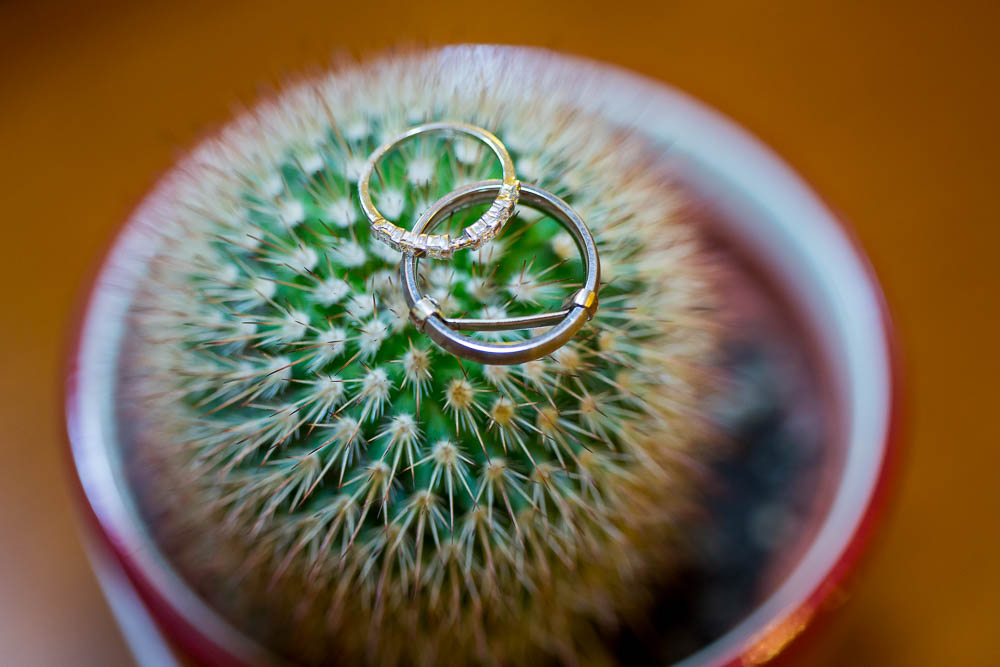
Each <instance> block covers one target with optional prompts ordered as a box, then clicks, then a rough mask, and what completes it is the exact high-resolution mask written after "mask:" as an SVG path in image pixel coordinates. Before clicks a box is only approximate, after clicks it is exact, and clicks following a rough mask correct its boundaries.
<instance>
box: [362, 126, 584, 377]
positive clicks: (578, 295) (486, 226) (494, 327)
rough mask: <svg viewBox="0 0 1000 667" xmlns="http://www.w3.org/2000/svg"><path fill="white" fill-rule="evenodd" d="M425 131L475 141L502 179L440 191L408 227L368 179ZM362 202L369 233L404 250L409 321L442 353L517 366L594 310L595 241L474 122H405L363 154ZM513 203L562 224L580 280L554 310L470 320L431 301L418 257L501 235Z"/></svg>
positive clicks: (564, 338) (563, 338)
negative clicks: (508, 337)
mask: <svg viewBox="0 0 1000 667" xmlns="http://www.w3.org/2000/svg"><path fill="white" fill-rule="evenodd" d="M428 133H444V134H447V135H452V136H460V137H461V136H463V135H464V136H465V137H472V138H473V139H476V140H479V141H482V142H483V143H484V144H486V146H488V147H489V148H490V150H491V151H492V152H493V153H494V154H495V155H496V157H497V158H499V160H500V164H501V167H502V170H503V171H502V174H503V178H502V179H500V180H486V181H479V182H478V183H472V184H469V185H465V186H462V187H459V188H456V189H455V190H453V191H452V192H450V193H448V194H446V195H444V196H443V197H441V198H440V199H438V200H437V201H436V202H434V203H433V204H431V206H430V207H429V208H428V209H427V210H426V211H425V212H424V213H423V214H422V215H421V216H420V218H419V219H418V220H417V223H416V225H415V226H414V227H413V229H404V228H402V227H400V226H398V225H396V224H394V223H393V222H390V221H389V220H387V219H386V218H385V217H384V216H383V215H382V214H381V213H380V212H379V210H378V209H377V208H376V207H375V204H374V202H373V201H372V196H371V188H370V186H371V179H372V176H373V174H375V173H376V170H377V169H378V166H379V164H380V163H381V161H382V160H383V158H385V156H386V154H388V153H389V152H390V151H392V150H393V149H394V148H396V147H397V146H398V145H399V144H401V143H403V142H405V141H408V140H411V139H413V138H414V137H418V136H420V135H424V134H428ZM358 194H359V196H360V198H361V208H362V209H363V210H364V212H365V215H366V216H367V217H368V220H369V221H370V223H371V230H372V233H373V234H374V236H375V238H376V239H378V240H379V241H381V242H383V243H387V244H388V245H390V246H391V247H393V248H395V249H396V250H398V251H399V252H401V253H402V254H403V259H402V262H401V263H400V279H401V283H402V288H403V294H404V296H405V298H406V303H407V306H408V307H409V309H410V312H409V315H410V319H411V320H412V321H413V323H414V324H415V325H416V327H417V328H418V329H419V330H420V331H422V332H423V333H425V334H427V335H428V336H430V338H431V339H432V340H433V341H434V342H435V343H437V344H438V345H440V346H441V347H442V348H444V349H445V350H447V351H448V352H450V353H452V354H454V355H456V356H458V357H462V358H464V359H469V360H471V361H476V362H479V363H484V364H498V365H502V364H520V363H524V362H527V361H532V360H534V359H538V358H540V357H543V356H545V355H547V354H551V353H552V352H554V351H556V350H557V349H559V348H560V347H562V346H563V345H565V344H566V343H568V342H569V341H570V340H571V339H572V338H573V336H575V335H576V333H577V332H578V331H579V330H580V329H581V328H582V327H583V325H584V324H585V323H586V322H587V321H588V320H590V319H591V318H592V317H593V316H594V313H595V312H596V310H597V291H598V287H599V284H600V278H601V263H600V259H599V257H598V254H597V245H596V244H595V242H594V237H593V235H592V234H591V233H590V230H589V229H588V228H587V226H586V225H585V224H584V222H583V220H581V219H580V216H578V215H577V214H576V212H574V211H573V209H572V208H571V207H570V206H569V204H567V203H566V202H565V201H563V200H562V199H560V198H559V197H557V196H555V195H554V194H552V193H551V192H549V191H547V190H544V189H542V188H540V187H537V186H535V185H528V184H526V183H521V182H519V181H518V180H517V178H516V175H515V170H514V162H513V160H512V159H511V157H510V153H508V151H507V149H506V147H505V146H504V145H503V144H502V143H501V142H500V140H499V139H498V138H497V137H496V136H494V135H493V134H491V133H490V132H488V131H487V130H484V129H483V128H481V127H477V126H475V125H469V124H466V123H457V122H437V123H426V124H423V125H418V126H416V127H412V128H410V129H409V130H407V131H406V132H403V133H402V134H400V135H398V136H396V137H394V138H393V139H391V140H389V141H387V142H386V143H384V144H382V145H381V146H379V147H378V148H377V149H375V151H374V152H373V153H372V154H371V156H369V158H368V161H367V163H366V164H365V167H364V169H363V170H362V172H361V176H360V178H359V179H358ZM490 200H492V204H491V205H490V207H489V208H488V209H487V210H486V212H485V213H483V214H482V215H481V216H480V217H479V219H477V220H476V221H475V222H473V223H472V224H471V225H469V226H468V227H466V228H465V229H464V230H462V232H461V233H460V234H459V235H458V236H455V237H452V236H451V235H449V234H434V233H433V231H434V230H435V229H436V228H437V226H438V225H439V224H440V223H441V222H443V221H444V220H446V219H447V218H448V217H449V216H450V215H451V214H452V213H454V212H456V211H460V210H463V209H466V208H469V207H471V206H475V205H477V204H483V203H485V202H488V201H490ZM518 202H521V203H524V204H527V205H529V206H530V207H532V208H535V209H537V210H539V211H540V212H542V213H546V214H548V215H549V216H551V217H552V218H553V219H554V220H556V221H557V222H558V223H559V224H561V225H562V226H563V227H565V228H566V230H567V231H569V233H570V234H571V235H572V237H573V239H574V240H575V241H576V244H577V247H578V248H579V250H580V253H581V257H582V259H583V268H584V280H583V286H582V287H581V288H580V289H579V290H577V291H576V292H575V293H573V294H572V295H571V296H570V297H569V298H568V299H567V300H566V302H564V305H563V307H562V308H561V309H560V310H558V311H555V312H550V313H541V314H538V315H528V316H523V317H503V318H496V319H470V318H450V317H445V315H444V314H443V313H442V312H441V310H440V308H439V307H438V304H437V302H436V301H435V300H434V299H432V298H431V297H429V296H425V295H424V294H423V293H422V292H421V291H420V288H419V287H418V285H417V262H418V260H419V259H420V258H421V257H428V258H433V259H450V258H451V257H452V256H453V255H454V253H456V252H459V251H462V250H473V249H476V248H479V247H480V246H482V245H483V244H484V243H487V242H488V241H490V240H492V239H494V238H496V237H497V236H498V235H500V234H501V233H502V232H503V230H504V227H505V226H506V224H507V222H508V221H509V220H510V219H511V218H512V217H513V215H514V208H515V206H516V205H517V204H518ZM542 327H548V328H547V329H546V331H545V332H544V333H542V334H540V335H538V336H534V337H532V338H528V339H525V340H518V341H513V342H486V341H481V340H478V339H476V338H472V337H470V336H466V335H464V334H462V333H461V332H463V331H511V330H526V329H536V328H542Z"/></svg>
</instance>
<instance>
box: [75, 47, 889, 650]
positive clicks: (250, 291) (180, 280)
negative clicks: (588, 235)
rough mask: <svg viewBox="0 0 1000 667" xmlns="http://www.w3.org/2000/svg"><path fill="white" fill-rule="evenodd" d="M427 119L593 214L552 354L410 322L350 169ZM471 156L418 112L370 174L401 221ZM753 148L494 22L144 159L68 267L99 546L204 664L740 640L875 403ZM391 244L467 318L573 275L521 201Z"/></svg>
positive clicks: (805, 594)
mask: <svg viewBox="0 0 1000 667" xmlns="http://www.w3.org/2000/svg"><path fill="white" fill-rule="evenodd" d="M639 101H642V102H643V103H644V105H645V108H646V113H645V114H641V113H638V111H637V103H638V102H639ZM438 120H454V121H461V122H467V123H474V124H476V125H479V126H482V127H484V128H487V129H489V130H490V131H492V132H494V133H495V134H496V135H497V136H498V137H499V138H500V140H501V141H502V142H503V143H504V144H505V145H506V146H507V148H508V149H509V150H510V153H511V155H512V157H513V159H514V163H515V165H516V168H517V172H518V177H519V178H520V179H521V180H522V181H524V182H526V183H534V184H538V185H539V186H542V187H545V188H547V189H548V190H549V191H551V192H553V193H556V194H558V195H559V196H560V197H562V198H563V199H565V200H566V201H567V202H568V203H569V204H570V205H571V206H572V207H573V208H574V209H575V210H576V211H577V212H578V213H579V215H580V217H581V218H582V219H584V220H585V221H586V223H587V225H588V226H589V227H590V229H591V230H592V232H593V234H594V238H595V239H596V242H597V245H598V248H599V250H600V256H601V269H602V285H601V290H600V307H599V309H598V310H597V311H596V314H595V316H594V318H593V319H592V321H591V322H590V323H589V324H588V325H587V327H586V328H585V329H584V330H583V331H582V332H581V334H580V335H578V336H577V337H576V338H574V339H573V340H572V342H571V343H569V344H568V345H566V346H564V347H562V348H560V349H559V350H557V351H556V352H554V353H552V354H551V355H548V356H546V357H544V358H541V359H538V360H535V361H531V362H528V363H524V364H519V365H514V366H502V365H496V366H492V365H483V364H477V363H471V362H468V361H463V360H461V359H459V358H456V357H454V356H452V355H450V354H449V353H447V352H445V351H444V350H442V349H440V348H438V347H436V346H435V345H434V344H433V343H431V342H430V341H429V340H428V339H427V338H426V337H425V336H423V335H422V334H421V333H420V332H419V331H417V330H416V329H415V328H414V327H413V326H412V325H411V323H410V322H409V319H408V308H407V305H406V303H405V301H403V299H402V296H401V292H400V286H399V279H398V273H397V266H398V264H399V261H400V255H399V253H398V252H396V251H395V250H393V249H392V248H390V247H388V246H387V245H384V244H381V243H379V242H378V241H377V240H375V239H372V238H371V236H370V233H369V231H368V221H367V219H366V218H365V217H364V215H363V212H362V209H361V207H360V204H359V201H358V197H357V191H356V183H357V179H358V176H359V174H360V173H361V170H362V169H363V165H364V162H365V159H366V157H367V156H368V155H369V154H370V153H371V152H372V151H373V150H374V149H375V147H376V146H378V145H379V144H380V143H382V142H383V141H385V139H386V138H387V137H391V136H393V135H394V134H396V133H398V132H399V131H400V130H403V129H405V128H406V127H408V126H412V125H414V124H417V123H422V122H428V121H438ZM720 146H721V148H720ZM755 151H756V152H755ZM490 157H491V156H490V155H489V154H488V153H486V152H484V151H483V150H481V147H480V146H477V145H475V144H474V143H470V142H466V141H463V140H457V139H456V140H452V139H447V138H444V139H442V138H437V139H426V140H422V141H416V142H413V143H412V144H409V145H407V147H406V149H405V150H402V149H401V150H399V151H396V152H395V153H393V154H392V155H391V156H389V157H388V158H387V159H386V161H385V162H384V163H383V165H382V169H381V171H380V173H379V178H378V180H377V182H374V183H373V186H372V188H373V191H374V192H373V194H374V197H375V200H376V201H377V202H378V205H379V207H380V210H382V211H383V213H384V214H385V215H386V216H387V217H388V218H391V219H393V220H398V221H400V224H401V225H402V226H404V227H407V226H412V223H413V221H415V220H416V218H417V217H418V216H419V215H420V214H421V212H422V211H423V210H425V209H426V208H427V207H428V206H430V205H431V204H432V203H433V201H434V200H435V199H437V198H439V197H441V196H443V195H444V194H446V193H447V192H449V191H451V190H452V189H454V188H455V187H458V186H461V185H463V184H467V183H470V182H474V181H478V180H482V179H484V178H495V177H496V176H497V175H498V174H497V169H498V166H497V165H495V164H493V162H492V161H491V159H490ZM781 169H782V168H781V166H780V165H778V164H777V163H776V161H775V160H774V158H773V157H771V156H770V155H768V154H766V152H764V151H762V150H761V149H759V148H758V147H757V146H756V145H755V144H753V142H752V140H749V139H747V138H745V137H744V136H743V135H741V134H739V133H738V132H737V131H735V130H733V129H732V128H731V127H730V126H728V125H727V124H725V122H724V121H720V120H718V119H717V118H715V117H714V116H713V115H712V114H711V113H710V112H707V111H705V110H704V109H702V108H700V107H698V106H697V105H695V104H694V103H692V102H690V101H688V100H686V99H685V98H683V97H682V96H679V95H678V94H676V93H672V92H671V91H666V90H664V89H661V88H658V87H656V86H654V85H652V84H649V83H647V82H643V81H640V80H637V79H635V78H632V77H631V76H630V75H627V74H623V73H619V72H615V71H612V70H608V69H603V68H601V67H599V66H596V65H592V64H588V63H582V62H580V61H575V60H570V59H565V58H563V57H560V56H554V55H551V54H546V53H542V52H534V51H526V50H519V49H504V48H493V47H456V48H452V49H445V50H442V51H433V52H427V53H405V54H398V55H394V56H390V57H386V58H383V59H379V60H376V61H373V62H371V63H367V64H362V65H358V66H354V67H350V68H346V69H344V70H343V71H339V72H335V73H331V74H329V75H327V76H324V77H320V78H318V79H314V80H308V81H304V82H302V83H301V84H299V85H296V86H294V87H291V88H290V89H288V90H286V91H285V92H284V93H282V94H281V95H280V96H278V97H276V98H275V99H273V100H268V101H265V102H262V103H261V104H260V105H259V106H258V107H257V108H256V109H254V110H252V111H250V112H248V113H247V114H246V115H244V116H242V117H240V118H238V119H236V120H235V121H233V123H231V124H230V125H229V126H227V127H226V128H224V129H223V131H222V132H221V133H219V134H218V135H217V136H216V137H213V138H211V139H208V140H207V141H205V142H204V143H203V144H202V145H200V146H198V147H197V148H195V149H194V150H193V151H192V152H191V153H190V154H189V155H188V156H187V157H186V158H185V159H184V160H183V161H182V162H181V163H180V164H179V165H178V166H177V167H176V168H175V170H174V171H173V172H171V173H170V174H168V175H167V176H166V177H165V178H164V179H163V181H162V182H161V183H160V184H159V185H158V186H157V188H156V189H155V190H154V191H153V192H152V193H151V194H150V195H149V197H148V198H147V199H146V201H145V202H144V203H143V204H142V205H141V206H140V207H139V209H138V210H137V211H136V212H135V214H134V215H133V217H132V219H131V220H130V221H129V223H128V225H127V226H126V228H125V229H124V231H123V232H122V235H121V237H120V238H119V240H118V241H117V243H116V244H115V246H114V248H113V249H112V251H111V253H110V255H109V257H108V259H107V261H106V264H105V268H104V269H103V272H102V274H101V277H100V278H99V280H98V282H97V285H96V287H95V290H94V292H93V294H92V296H91V299H90V302H89V305H88V310H87V314H86V315H85V318H84V322H83V325H82V329H81V334H80V339H79V347H78V349H77V352H76V354H75V357H74V359H73V367H72V372H71V376H70V391H69V395H68V414H69V431H70V438H71V442H72V445H73V451H74V456H75V460H76V463H77V468H78V470H79V475H80V479H81V483H82V489H83V492H84V495H85V498H86V500H87V503H88V505H89V507H91V508H92V509H93V514H94V517H95V519H96V522H95V524H94V525H95V526H96V528H97V530H96V534H98V535H101V536H102V537H103V538H105V544H106V545H108V546H110V549H107V552H108V553H110V554H112V555H113V558H112V559H110V560H108V559H105V560H101V559H98V560H99V561H100V562H99V564H98V566H99V567H103V568H111V567H112V566H113V567H114V568H120V569H121V570H122V571H124V572H125V573H126V575H127V577H128V582H129V585H128V588H129V589H134V590H136V591H138V593H139V597H140V598H141V599H142V605H143V607H145V608H147V609H149V610H150V611H151V616H152V618H153V619H154V621H155V627H156V628H157V629H158V630H162V631H163V634H164V635H165V636H166V637H167V638H168V641H169V642H170V643H172V644H173V646H174V647H176V648H177V650H179V651H181V652H182V653H185V654H187V655H190V656H192V657H193V658H195V659H196V660H199V661H204V662H208V663H215V664H281V663H292V664H327V663H333V662H347V663H370V664H451V663H454V664H469V663H486V664H489V663H494V664H519V663H525V662H528V663H535V662H550V663H567V664H574V663H608V664H611V663H614V662H626V663H629V664H631V663H634V662H648V663H657V664H662V663H664V662H670V661H678V660H689V661H692V664H720V663H723V662H725V661H727V660H734V659H736V658H738V657H739V656H744V657H746V656H751V657H753V656H756V657H758V658H767V657H770V654H771V653H773V652H775V651H776V650H777V649H778V648H780V647H781V646H782V645H783V643H784V641H786V640H787V639H788V638H789V637H791V636H793V635H794V634H795V633H796V632H797V630H798V629H799V628H800V626H801V625H802V624H803V622H804V619H805V618H807V616H808V615H809V614H810V613H811V610H812V609H813V608H815V606H816V604H817V603H818V601H819V600H821V599H822V598H823V597H825V595H826V593H827V591H826V588H825V587H826V586H828V584H829V582H830V581H831V580H833V579H836V578H838V577H839V576H841V572H840V568H842V567H843V566H844V564H845V563H846V562H847V560H845V554H848V555H849V554H851V553H853V552H852V550H853V549H856V545H857V544H858V539H859V536H861V535H862V534H863V532H862V531H861V529H860V527H861V526H862V525H863V524H864V521H865V517H866V516H869V515H870V512H869V509H870V508H871V507H872V505H873V502H874V499H875V498H876V490H877V489H878V487H879V484H880V480H881V479H882V475H883V471H884V461H885V460H886V452H887V451H888V450H887V442H888V431H889V424H890V419H889V416H890V412H891V400H892V395H893V394H892V379H891V355H890V352H889V350H888V341H887V339H886V337H885V326H886V324H885V320H884V317H883V316H882V315H881V313H880V312H879V300H878V293H877V289H876V288H875V287H874V286H873V285H872V283H871V282H870V279H869V278H868V277H867V274H866V273H865V265H864V263H863V260H861V259H860V258H859V256H858V255H857V253H856V252H855V251H854V250H853V249H852V247H851V246H850V244H849V243H847V242H846V241H845V239H844V237H843V235H842V234H841V233H840V232H839V230H838V228H837V227H835V226H834V225H833V224H832V223H831V221H830V216H829V214H828V213H827V212H826V210H825V209H823V208H822V207H821V206H819V205H818V204H816V203H815V202H814V201H813V200H811V199H809V198H810V197H811V195H809V193H808V191H807V190H805V189H804V187H803V186H801V184H799V183H798V182H797V181H795V180H794V177H791V176H789V175H788V174H786V173H784V172H782V171H781ZM755 185H759V186H760V188H761V189H760V190H757V191H750V192H748V191H747V190H746V189H745V188H747V187H753V186H755ZM781 188H784V190H782V189H781ZM782 198H785V199H784V201H782ZM755 200H756V201H755ZM748 202H749V203H750V205H747V204H748ZM810 207H812V209H810ZM803 211H806V212H807V213H809V214H810V215H811V217H809V218H803V219H800V220H799V221H798V222H799V224H800V225H801V227H799V228H795V227H792V226H789V225H788V220H789V219H790V218H794V216H796V215H801V214H802V212H803ZM476 215H478V212H477V210H476V209H470V210H469V211H464V212H461V213H459V214H456V215H455V216H453V218H452V219H451V220H450V221H449V224H450V225H452V226H453V227H454V228H455V229H460V228H462V227H463V226H464V225H466V224H468V223H469V222H471V221H472V220H474V219H475V216H476ZM810 234H811V235H812V236H811V237H810ZM824 243H826V244H828V245H826V246H822V244H824ZM838 244H839V245H838ZM838 253H839V254H838ZM824 254H825V255H826V258H827V261H826V262H825V263H823V262H822V261H820V260H817V259H816V258H817V257H820V258H822V257H823V256H824ZM421 267H422V273H421V280H422V281H423V284H424V285H426V289H427V291H428V293H429V294H432V295H433V296H434V299H435V301H436V303H437V304H439V305H440V308H441V310H442V311H443V312H446V313H453V314H471V315H474V316H480V317H496V316H499V315H512V316H518V315H524V314H528V313H530V312H533V311H535V310H538V309H539V308H542V309H544V308H548V307H550V306H553V305H557V304H558V303H560V302H561V301H562V300H563V299H564V298H565V297H566V296H567V295H568V294H570V293H571V292H572V288H573V286H574V285H575V284H577V283H578V282H579V275H580V261H579V259H578V258H577V257H576V254H575V247H574V245H573V242H572V239H570V238H569V237H568V235H567V234H566V233H565V232H564V231H562V230H561V228H560V227H559V226H558V225H557V224H554V222H553V221H552V220H551V219H549V218H548V217H547V216H546V215H545V214H544V213H543V212H541V211H536V210H533V209H531V208H530V207H521V209H520V211H519V214H518V216H517V217H516V219H515V220H514V221H512V223H511V224H510V226H509V227H508V228H507V229H506V231H505V232H504V233H503V234H502V235H501V236H500V237H499V238H497V239H496V240H494V241H493V242H491V243H490V244H488V245H485V246H483V247H482V248H479V249H477V250H473V251H468V252H464V253H457V254H456V255H455V257H454V258H451V259H449V260H447V261H435V260H425V261H424V262H423V263H422V265H421ZM793 275H794V276H795V283H792V282H790V281H789V276H793ZM848 279H850V280H853V281H854V282H849V280H848ZM574 281H575V282H574ZM833 285H837V286H838V289H842V290H853V291H850V292H847V291H845V292H843V293H842V294H841V295H840V296H841V297H843V296H844V295H846V297H847V298H846V299H844V298H839V299H838V298H837V295H834V294H831V293H830V292H829V289H830V288H831V286H833ZM830 302H833V303H835V304H836V305H837V307H838V309H835V310H832V311H831V310H829V309H828V305H829V303H830ZM862 315H864V316H867V317H868V318H869V319H867V320H864V321H862V320H859V319H858V318H859V317H861V316H862ZM483 335H484V337H485V338H492V339H495V340H512V339H516V337H517V336H519V335H520V334H517V333H509V332H495V333H487V334H483ZM866 374H867V379H863V378H862V376H865V375H866ZM872 378H874V379H872ZM148 650H152V649H148ZM141 652H142V651H140V653H141ZM140 657H141V656H140Z"/></svg>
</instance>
